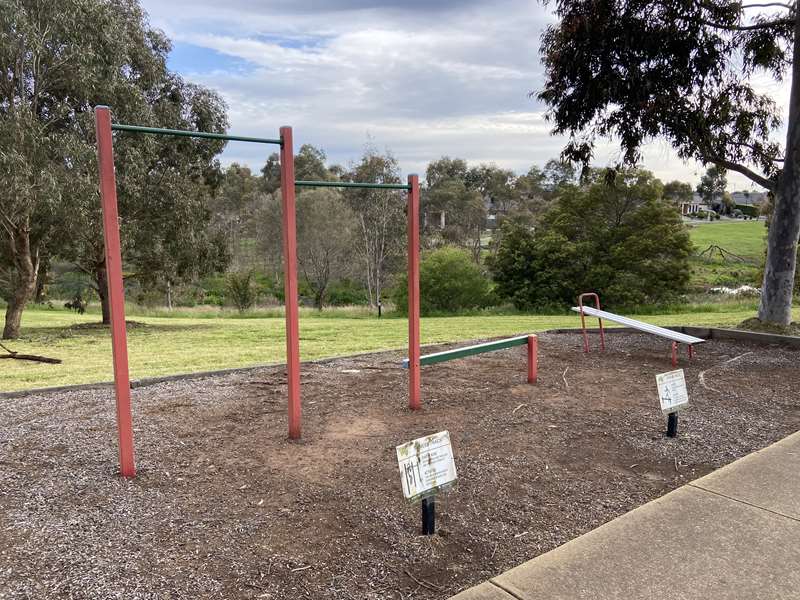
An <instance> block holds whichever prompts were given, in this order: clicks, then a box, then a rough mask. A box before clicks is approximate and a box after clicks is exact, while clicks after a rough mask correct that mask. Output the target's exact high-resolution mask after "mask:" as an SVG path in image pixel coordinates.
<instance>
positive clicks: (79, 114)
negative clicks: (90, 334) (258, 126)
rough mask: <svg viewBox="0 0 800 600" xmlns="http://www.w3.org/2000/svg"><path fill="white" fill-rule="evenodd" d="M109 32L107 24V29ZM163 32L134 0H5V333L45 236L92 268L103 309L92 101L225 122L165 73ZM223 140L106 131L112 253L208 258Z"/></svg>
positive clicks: (177, 267)
mask: <svg viewBox="0 0 800 600" xmlns="http://www.w3.org/2000/svg"><path fill="white" fill-rule="evenodd" d="M108 32H114V34H113V35H109V34H108ZM170 48H171V45H170V42H169V40H168V39H167V38H166V37H165V36H164V34H163V33H162V32H160V31H158V30H155V29H153V28H151V27H150V26H149V24H148V22H147V19H146V16H145V15H144V13H143V12H142V10H141V8H140V7H139V5H138V2H136V0H83V1H81V0H65V1H63V2H49V1H46V0H2V10H0V64H2V65H8V66H7V67H6V70H5V75H6V76H5V77H2V78H0V117H2V120H0V176H2V178H3V181H4V188H5V189H4V192H3V193H4V195H5V199H4V201H3V202H2V203H0V219H2V221H3V225H4V226H3V228H2V231H0V244H2V248H3V250H2V252H3V254H4V255H5V256H6V258H5V259H4V260H3V261H2V262H3V263H5V264H6V265H10V266H9V267H8V268H7V269H6V275H5V277H4V280H5V281H6V282H7V285H6V286H5V288H6V293H5V296H6V298H7V301H8V308H7V311H6V324H5V329H4V332H3V333H4V337H16V336H18V335H19V323H20V318H21V314H22V311H23V309H24V306H25V303H26V302H27V301H28V300H29V299H30V298H31V295H32V293H33V291H34V290H35V287H36V278H37V271H38V269H37V268H36V267H37V263H38V261H39V260H40V257H41V256H42V253H43V252H44V251H45V250H46V251H47V252H48V253H49V254H50V255H55V254H58V255H59V256H61V257H63V258H68V259H70V260H73V261H74V262H75V263H76V265H78V267H79V268H80V269H82V270H84V271H86V272H87V273H89V274H90V275H91V276H92V278H93V280H94V282H95V284H96V288H97V291H98V293H99V294H100V297H101V300H102V304H103V318H104V321H106V322H107V321H108V306H107V301H106V297H105V296H106V282H105V259H104V251H103V240H102V227H101V222H102V221H101V216H100V204H99V198H98V193H97V165H96V156H95V150H94V124H93V108H94V106H96V105H98V104H109V105H111V106H112V110H113V114H114V117H115V119H116V120H122V121H128V122H135V123H141V124H147V125H154V126H167V127H176V128H186V129H194V128H196V129H203V130H207V131H217V132H219V131H224V130H225V128H226V127H227V117H226V114H225V107H224V104H223V103H222V101H221V100H220V98H219V97H218V96H217V95H216V94H215V93H213V92H211V91H209V90H206V89H204V88H201V87H199V86H193V85H191V84H188V83H186V82H184V81H183V80H182V79H181V78H180V77H179V76H177V75H175V74H173V73H170V72H169V70H168V69H167V67H166V58H167V55H168V53H169V51H170ZM222 147H223V143H222V142H219V141H216V140H194V139H189V138H179V139H165V138H155V137H145V136H135V135H133V134H122V135H118V136H117V138H116V140H115V155H116V170H117V179H118V189H119V207H120V222H121V231H122V239H123V244H124V246H123V259H124V261H125V263H126V270H128V271H129V272H132V273H133V274H138V275H139V276H140V277H141V278H143V280H145V281H147V282H148V283H152V282H153V281H154V280H155V279H157V278H161V279H164V278H166V280H167V281H169V278H170V277H180V276H182V275H183V274H185V273H187V272H188V271H191V270H193V269H194V268H195V266H196V265H198V264H201V263H203V262H204V261H205V262H206V263H207V264H210V263H214V262H216V263H219V259H220V254H219V252H218V251H217V248H218V247H219V244H218V243H216V241H215V240H212V239H211V238H212V237H213V236H210V235H209V232H208V230H207V224H208V221H209V214H208V210H207V208H206V206H205V200H206V197H207V196H208V194H210V193H212V189H213V185H214V184H215V182H217V181H218V180H219V177H220V174H219V166H218V164H217V163H216V160H215V158H214V157H215V156H216V155H217V154H218V153H219V152H220V151H221V150H222Z"/></svg>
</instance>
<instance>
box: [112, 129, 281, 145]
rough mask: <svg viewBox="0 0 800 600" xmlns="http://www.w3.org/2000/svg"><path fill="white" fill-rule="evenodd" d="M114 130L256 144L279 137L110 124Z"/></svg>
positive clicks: (272, 141)
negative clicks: (256, 136) (257, 136)
mask: <svg viewBox="0 0 800 600" xmlns="http://www.w3.org/2000/svg"><path fill="white" fill-rule="evenodd" d="M111 129H113V130H114V131H131V132H133V133H152V134H154V135H176V136H179V137H193V138H206V139H210V140H230V141H233V142H255V143H256V144H278V145H279V146H280V144H281V141H280V140H279V139H270V138H255V137H245V136H242V135H227V134H225V133H208V132H205V131H185V130H183V129H161V128H159V127H142V126H141V125H120V124H112V125H111Z"/></svg>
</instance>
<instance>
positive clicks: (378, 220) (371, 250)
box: [343, 147, 406, 306]
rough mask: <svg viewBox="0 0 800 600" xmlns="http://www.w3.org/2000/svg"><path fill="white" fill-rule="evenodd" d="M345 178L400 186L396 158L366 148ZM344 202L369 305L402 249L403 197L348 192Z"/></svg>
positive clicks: (368, 191) (389, 193) (388, 193)
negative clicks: (351, 221)
mask: <svg viewBox="0 0 800 600" xmlns="http://www.w3.org/2000/svg"><path fill="white" fill-rule="evenodd" d="M345 179H346V180H348V181H355V182H369V183H400V168H399V166H398V164H397V159H396V158H395V157H394V156H392V155H391V154H390V153H386V154H380V153H379V152H378V151H377V150H375V149H374V148H371V147H367V149H366V150H365V152H364V154H363V156H362V157H361V160H360V162H358V163H356V164H355V165H353V166H352V168H351V169H350V171H349V172H348V173H346V174H345ZM343 195H344V199H345V202H346V204H347V205H348V206H349V207H350V209H351V210H352V212H353V213H354V215H355V228H356V232H357V233H356V236H357V239H358V242H357V243H356V244H355V245H354V250H355V254H356V257H357V258H358V259H360V262H361V266H362V268H363V274H364V283H365V284H366V286H367V292H368V294H369V301H370V305H372V306H375V305H376V304H377V302H378V301H380V299H381V294H382V292H383V289H384V288H385V286H386V283H387V281H388V278H389V275H390V274H391V273H392V271H393V270H394V269H395V268H396V267H397V266H398V263H399V262H400V259H401V258H402V257H403V255H404V254H405V248H406V237H405V232H406V220H405V215H404V212H405V208H406V198H405V196H404V195H401V192H398V191H395V190H381V189H348V190H346V191H345V193H344V194H343Z"/></svg>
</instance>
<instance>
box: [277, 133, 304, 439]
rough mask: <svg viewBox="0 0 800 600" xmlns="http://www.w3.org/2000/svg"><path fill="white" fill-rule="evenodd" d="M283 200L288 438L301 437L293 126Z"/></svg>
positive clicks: (285, 148)
mask: <svg viewBox="0 0 800 600" xmlns="http://www.w3.org/2000/svg"><path fill="white" fill-rule="evenodd" d="M281 199H282V202H283V286H284V295H285V304H286V379H287V382H288V393H289V439H292V440H296V439H299V438H300V429H301V426H300V425H301V420H302V408H301V405H300V318H299V315H298V300H297V215H296V212H295V198H294V151H293V149H292V128H291V127H281Z"/></svg>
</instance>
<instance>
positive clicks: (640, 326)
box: [572, 293, 705, 367]
mask: <svg viewBox="0 0 800 600" xmlns="http://www.w3.org/2000/svg"><path fill="white" fill-rule="evenodd" d="M585 297H591V298H594V301H595V308H591V307H590V306H584V304H583V299H584V298H585ZM572 310H573V311H575V312H576V313H578V314H579V315H580V316H581V330H582V331H583V351H584V352H589V336H588V335H587V332H586V319H585V317H586V316H589V317H597V322H598V324H599V325H600V349H601V350H605V349H606V344H605V332H604V331H603V319H606V320H607V321H614V322H615V323H619V324H620V325H625V326H626V327H630V328H631V329H636V330H638V331H642V332H644V333H649V334H651V335H657V336H659V337H663V338H667V339H668V340H671V341H672V366H673V367H677V366H678V343H681V344H686V345H687V346H688V347H689V358H693V356H694V345H695V344H702V343H703V342H705V340H704V339H702V338H699V337H694V336H693V335H687V334H685V333H681V332H679V331H672V330H671V329H667V328H665V327H659V326H658V325H651V324H650V323H645V322H644V321H637V320H636V319H631V318H630V317H623V316H621V315H617V314H614V313H611V312H608V311H605V310H601V309H600V298H599V296H598V295H597V294H595V293H586V294H581V295H580V296H578V306H573V307H572Z"/></svg>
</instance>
